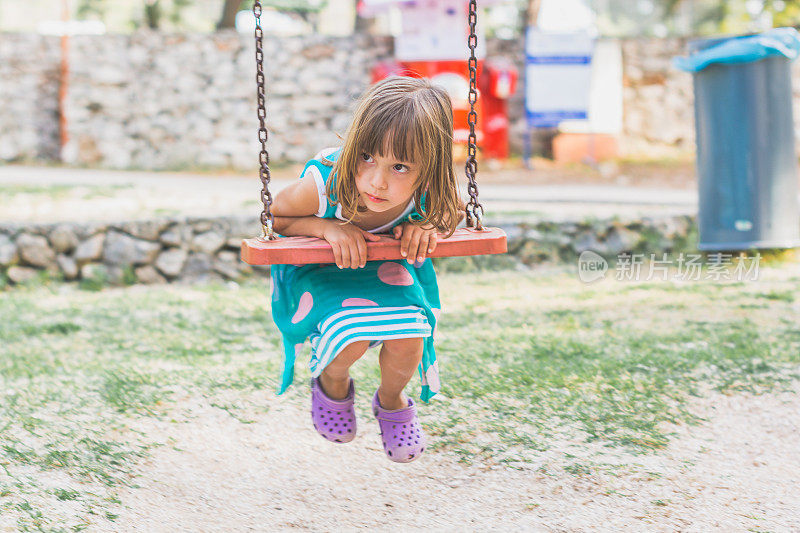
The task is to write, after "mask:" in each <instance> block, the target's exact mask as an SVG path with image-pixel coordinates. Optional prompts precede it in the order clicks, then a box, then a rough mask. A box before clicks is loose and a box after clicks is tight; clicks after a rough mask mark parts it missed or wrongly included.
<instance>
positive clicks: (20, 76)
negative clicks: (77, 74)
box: [0, 34, 61, 161]
mask: <svg viewBox="0 0 800 533" xmlns="http://www.w3.org/2000/svg"><path fill="white" fill-rule="evenodd" d="M59 46H60V44H59V40H58V39H56V38H53V37H41V36H38V35H9V34H0V161H13V160H15V159H20V158H24V159H34V158H39V159H55V158H57V157H58V147H59V138H58V134H59V132H58V88H59V81H58V80H59V69H60V59H59V58H60V57H61V52H60V49H59Z"/></svg>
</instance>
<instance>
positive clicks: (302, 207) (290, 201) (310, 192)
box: [271, 176, 330, 239]
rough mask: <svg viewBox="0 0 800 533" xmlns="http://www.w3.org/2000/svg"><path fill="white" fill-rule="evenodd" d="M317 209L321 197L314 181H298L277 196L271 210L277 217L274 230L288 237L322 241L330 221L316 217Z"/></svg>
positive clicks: (308, 178)
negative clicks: (312, 238)
mask: <svg viewBox="0 0 800 533" xmlns="http://www.w3.org/2000/svg"><path fill="white" fill-rule="evenodd" d="M317 209H319V196H318V192H317V184H316V183H315V182H314V179H313V178H312V177H310V176H309V177H307V178H303V179H301V180H300V181H296V182H294V183H292V184H291V185H289V186H288V187H286V188H285V189H283V190H281V191H280V192H279V193H278V194H276V195H275V199H274V200H273V202H272V208H271V211H272V214H273V215H274V216H275V224H274V226H273V229H274V230H275V231H276V232H277V233H280V234H281V235H285V236H287V237H296V236H304V237H318V238H320V239H321V238H323V232H324V228H325V227H326V226H327V225H328V224H329V223H330V221H327V220H325V219H323V218H319V217H316V216H314V215H316V213H317Z"/></svg>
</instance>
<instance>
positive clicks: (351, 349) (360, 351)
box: [331, 341, 369, 363]
mask: <svg viewBox="0 0 800 533" xmlns="http://www.w3.org/2000/svg"><path fill="white" fill-rule="evenodd" d="M367 348H369V341H355V342H351V343H350V344H348V345H347V346H345V347H344V348H342V351H341V352H339V353H338V354H337V355H336V357H335V358H334V359H333V361H331V362H337V363H340V362H350V363H353V362H355V361H356V360H358V359H361V356H363V355H364V353H366V351H367Z"/></svg>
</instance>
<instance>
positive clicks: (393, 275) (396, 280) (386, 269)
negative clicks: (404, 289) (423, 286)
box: [378, 262, 414, 285]
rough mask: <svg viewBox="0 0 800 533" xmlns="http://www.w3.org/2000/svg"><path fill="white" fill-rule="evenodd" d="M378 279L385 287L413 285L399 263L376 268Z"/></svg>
mask: <svg viewBox="0 0 800 533" xmlns="http://www.w3.org/2000/svg"><path fill="white" fill-rule="evenodd" d="M378 279H379V280H381V281H382V282H384V283H385V284H387V285H413V284H414V278H412V277H411V274H410V273H409V272H408V270H406V269H405V268H404V267H403V265H401V264H399V263H392V262H388V263H383V264H382V265H381V266H379V267H378Z"/></svg>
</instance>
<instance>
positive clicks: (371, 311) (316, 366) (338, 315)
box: [308, 305, 433, 377]
mask: <svg viewBox="0 0 800 533" xmlns="http://www.w3.org/2000/svg"><path fill="white" fill-rule="evenodd" d="M432 329H433V328H431V325H430V323H429V322H428V318H427V317H426V316H425V311H424V310H423V309H421V308H419V307H417V306H414V305H411V306H406V307H348V308H345V309H342V310H341V311H337V312H335V313H333V314H332V315H330V316H328V317H327V318H326V319H325V320H323V321H322V322H321V323H320V324H319V325H318V326H317V329H316V330H315V331H314V332H313V333H312V334H311V336H310V337H309V339H310V340H311V360H310V361H309V363H308V366H309V368H310V369H311V376H312V377H317V376H319V375H320V373H321V372H322V371H323V370H324V369H325V367H326V366H328V363H330V362H331V361H333V359H334V358H335V357H336V356H337V355H339V353H340V352H341V351H342V350H343V349H344V348H345V347H346V346H347V345H348V344H350V343H351V342H355V341H365V340H368V341H372V342H370V347H372V346H376V345H378V344H380V343H381V342H382V341H385V340H388V339H407V338H412V337H430V335H431V332H432Z"/></svg>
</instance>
